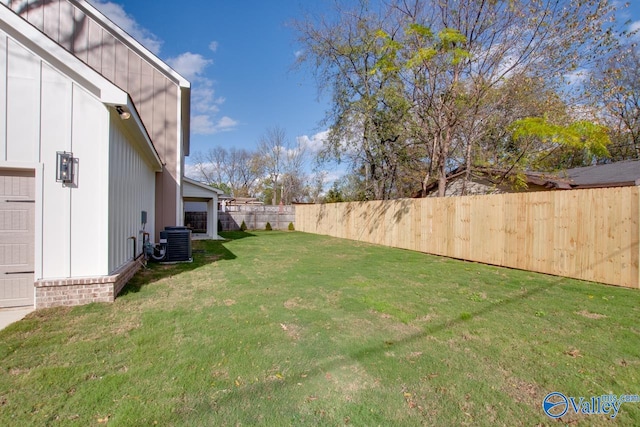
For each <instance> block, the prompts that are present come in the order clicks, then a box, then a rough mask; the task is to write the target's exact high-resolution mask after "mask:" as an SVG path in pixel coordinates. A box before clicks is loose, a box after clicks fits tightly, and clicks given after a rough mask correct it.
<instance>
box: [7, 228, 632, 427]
mask: <svg viewBox="0 0 640 427" xmlns="http://www.w3.org/2000/svg"><path fill="white" fill-rule="evenodd" d="M227 236H228V237H230V238H232V239H233V240H230V241H226V242H195V244H194V245H195V246H194V258H195V260H194V262H193V263H191V264H181V265H176V266H160V265H152V266H151V268H150V269H149V270H146V271H144V272H142V273H140V274H138V275H137V276H136V277H135V278H134V280H133V281H132V283H131V284H130V285H129V286H128V287H127V288H126V289H125V291H124V293H123V295H121V296H120V297H119V298H118V299H117V300H116V302H115V303H113V304H91V305H88V306H82V307H74V308H58V309H48V310H42V311H38V312H35V313H32V314H31V315H30V316H28V317H27V318H26V319H25V320H23V321H20V322H18V323H16V324H14V325H12V326H10V327H8V328H7V329H5V330H4V331H0V362H1V368H0V425H3V426H14V425H15V426H20V425H78V426H87V425H98V426H99V425H110V426H111V425H114V426H116V425H120V426H143V425H160V426H182V425H184V426H207V425H266V426H280V425H294V426H300V425H309V426H312V425H314V426H315V425H331V426H335V425H356V426H374V425H383V426H387V425H403V426H411V425H442V426H448V425H473V426H494V425H506V426H512V425H528V426H533V425H556V421H554V420H553V419H551V418H549V417H547V416H546V415H545V414H544V412H543V411H542V406H541V405H542V400H543V399H544V397H545V396H546V395H547V394H548V393H550V392H553V391H557V392H561V393H564V394H565V395H566V396H574V397H576V398H578V397H585V398H586V399H590V398H591V396H600V395H605V394H607V395H608V394H615V395H621V394H640V323H639V319H640V291H638V290H629V289H622V288H616V287H611V286H604V285H597V284H591V283H585V282H580V281H576V280H569V279H563V278H558V277H551V276H545V275H539V274H534V273H529V272H523V271H515V270H508V269H503V268H497V267H491V266H485V265H479V264H473V263H467V262H461V261H455V260H450V259H445V258H439V257H434V256H428V255H424V254H419V253H413V252H408V251H403V250H397V249H389V248H384V247H379V246H373V245H368V244H362V243H357V242H351V241H345V240H339V239H334V238H329V237H323V236H314V235H309V234H303V233H298V232H289V233H287V232H275V231H274V232H255V233H232V234H227ZM562 421H563V422H564V424H571V425H576V424H578V425H628V426H632V425H640V403H638V402H636V403H624V404H622V406H621V407H620V412H619V413H618V415H617V417H616V418H615V419H614V420H613V422H612V420H610V419H609V418H608V417H607V416H605V415H575V414H573V412H568V413H567V415H565V416H564V417H563V418H562Z"/></svg>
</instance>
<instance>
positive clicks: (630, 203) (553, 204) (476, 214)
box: [296, 186, 640, 288]
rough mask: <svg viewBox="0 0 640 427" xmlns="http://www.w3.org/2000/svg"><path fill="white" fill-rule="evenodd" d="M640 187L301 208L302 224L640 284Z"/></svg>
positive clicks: (521, 265)
mask: <svg viewBox="0 0 640 427" xmlns="http://www.w3.org/2000/svg"><path fill="white" fill-rule="evenodd" d="M639 193H640V187H638V186H636V187H618V188H604V189H588V190H568V191H545V192H531V193H515V194H497V195H487V196H464V197H446V198H426V199H400V200H390V201H373V202H350V203H332V204H324V205H299V206H297V207H296V229H297V230H299V231H304V232H308V233H316V234H324V235H329V236H334V237H340V238H345V239H352V240H358V241H363V242H369V243H374V244H380V245H386V246H392V247H397V248H403V249H410V250H414V251H420V252H425V253H430V254H435V255H442V256H447V257H452V258H459V259H464V260H469V261H476V262H481V263H486V264H493V265H499V266H504V267H511V268H518V269H522V270H529V271H537V272H540V273H548V274H554V275H559V276H566V277H573V278H576V279H583V280H589V281H594V282H601V283H607V284H611V285H618V286H625V287H630V288H640V271H639V258H640V246H639V243H638V242H639V240H640V220H639V216H640V197H639Z"/></svg>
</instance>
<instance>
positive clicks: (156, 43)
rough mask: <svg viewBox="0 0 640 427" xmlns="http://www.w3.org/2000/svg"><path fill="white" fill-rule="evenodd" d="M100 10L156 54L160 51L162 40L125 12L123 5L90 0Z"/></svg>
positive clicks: (101, 0)
mask: <svg viewBox="0 0 640 427" xmlns="http://www.w3.org/2000/svg"><path fill="white" fill-rule="evenodd" d="M89 1H90V3H91V4H93V6H95V7H96V9H98V10H99V11H100V12H102V13H103V14H104V15H106V16H107V17H109V19H111V20H112V21H113V22H114V23H115V24H116V25H117V26H118V27H120V28H122V29H123V30H124V31H125V32H126V33H127V34H129V35H130V36H131V37H133V38H134V39H136V40H137V41H138V42H140V43H141V44H142V45H143V46H144V47H146V48H147V49H149V50H150V51H151V52H153V53H154V54H156V55H158V54H159V53H160V48H161V47H162V40H160V39H159V38H158V37H157V36H156V35H155V34H153V33H152V32H151V31H149V30H147V29H146V28H144V27H142V26H141V25H140V24H138V23H137V22H136V21H135V19H134V18H133V17H132V16H130V15H129V14H127V12H125V10H124V8H123V7H122V5H119V4H116V3H112V2H110V1H103V0H89Z"/></svg>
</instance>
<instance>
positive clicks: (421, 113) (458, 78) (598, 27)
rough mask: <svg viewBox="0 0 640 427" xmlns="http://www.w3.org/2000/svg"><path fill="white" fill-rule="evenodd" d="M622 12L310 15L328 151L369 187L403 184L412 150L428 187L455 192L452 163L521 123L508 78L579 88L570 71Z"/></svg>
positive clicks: (448, 5)
mask: <svg viewBox="0 0 640 427" xmlns="http://www.w3.org/2000/svg"><path fill="white" fill-rule="evenodd" d="M339 7H340V6H339ZM613 12H614V5H613V4H610V3H608V2H606V1H600V0H540V1H531V0H495V1H477V0H427V1H417V0H416V1H406V0H397V1H393V0H392V1H391V2H388V3H387V2H371V3H369V2H365V1H362V2H359V3H358V5H357V6H356V7H355V8H354V9H353V10H342V9H338V10H337V13H338V14H339V15H338V16H337V17H336V18H335V20H333V21H330V20H328V19H319V20H317V21H316V22H312V21H307V22H303V23H299V24H298V26H297V28H298V31H299V34H300V41H301V42H302V44H303V46H304V47H305V55H303V56H302V57H301V61H303V62H306V63H310V64H312V66H313V68H314V70H315V71H316V73H317V74H316V75H317V76H318V77H319V82H320V84H321V87H323V88H329V89H330V90H331V91H332V96H333V103H332V105H333V108H332V110H331V112H330V113H329V114H328V116H327V118H326V123H327V124H328V125H329V126H330V129H331V132H330V138H329V139H328V141H327V145H326V146H325V151H324V153H323V154H324V155H325V156H328V157H330V158H333V159H337V160H342V159H343V158H344V157H348V158H349V159H350V160H351V161H352V162H351V163H352V172H353V173H354V174H359V175H362V176H363V177H364V184H365V188H366V189H367V191H368V194H366V195H365V198H387V197H389V196H390V195H393V194H398V189H399V187H398V182H400V180H399V177H400V176H404V177H413V174H412V173H406V171H407V170H409V169H411V168H414V167H415V163H413V162H411V161H407V159H410V158H417V159H419V161H420V163H421V164H422V168H421V169H422V172H423V178H422V182H421V187H422V189H423V193H424V189H425V188H426V187H427V186H428V185H429V184H430V183H431V182H434V181H435V182H437V183H438V191H439V194H440V195H444V190H445V187H446V183H447V175H448V174H449V173H450V172H451V171H452V170H454V169H457V168H458V167H460V166H464V167H465V168H466V170H467V173H470V171H471V169H472V167H474V166H475V164H476V161H477V160H478V158H477V157H476V156H477V155H478V153H479V152H480V149H479V146H480V145H481V144H482V143H483V142H484V143H486V141H487V138H488V136H489V135H490V134H491V133H495V132H496V131H498V132H499V133H500V134H502V135H504V136H507V135H508V134H509V132H508V130H507V127H508V125H509V123H499V121H498V120H496V119H497V118H499V115H497V114H496V112H498V111H503V112H504V111H506V110H505V105H506V104H508V97H506V96H500V94H501V93H502V92H503V89H505V88H506V87H507V86H508V84H507V83H508V82H509V81H524V80H526V79H531V80H532V81H536V82H544V85H545V86H546V88H547V91H546V92H549V93H563V94H568V92H567V91H565V90H564V88H565V86H563V85H564V83H565V76H566V75H568V73H570V72H573V71H575V70H577V69H579V68H581V67H584V66H588V65H590V64H593V63H594V61H596V60H597V59H599V58H600V57H602V55H603V54H604V53H606V51H607V50H608V49H609V48H610V47H611V46H612V45H614V44H615V41H616V40H615V37H614V36H613V34H614V33H613V31H612V29H613V28H614V25H615V22H612V21H611V18H613ZM530 116H531V114H526V115H523V116H520V117H517V118H516V120H517V119H522V118H524V117H530ZM533 116H540V115H538V114H534V115H533ZM575 120H576V119H573V121H575ZM571 121H572V120H569V121H568V122H571ZM499 124H500V125H502V128H500V129H498V128H497V125H499ZM507 140H508V138H503V141H507ZM481 160H483V161H484V160H486V159H481ZM415 169H416V170H417V169H419V168H415ZM401 171H402V172H401Z"/></svg>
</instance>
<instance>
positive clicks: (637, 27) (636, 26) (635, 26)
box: [629, 21, 640, 37]
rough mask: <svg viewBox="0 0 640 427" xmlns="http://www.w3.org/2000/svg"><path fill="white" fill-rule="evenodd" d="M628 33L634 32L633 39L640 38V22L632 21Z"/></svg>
mask: <svg viewBox="0 0 640 427" xmlns="http://www.w3.org/2000/svg"><path fill="white" fill-rule="evenodd" d="M629 32H632V33H633V32H636V34H635V35H634V36H635V37H640V21H633V22H632V23H631V24H629Z"/></svg>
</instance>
